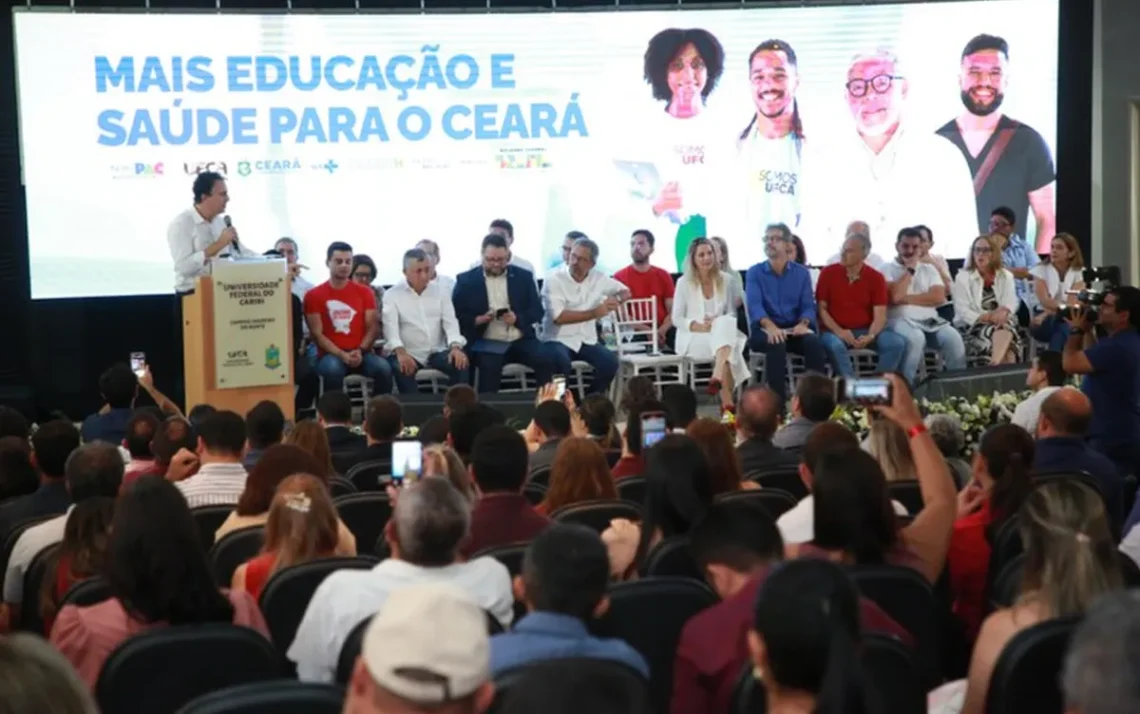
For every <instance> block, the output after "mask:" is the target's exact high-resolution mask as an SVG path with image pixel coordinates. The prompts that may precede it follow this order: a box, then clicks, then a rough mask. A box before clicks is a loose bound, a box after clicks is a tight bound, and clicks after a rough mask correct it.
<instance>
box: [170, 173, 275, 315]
mask: <svg viewBox="0 0 1140 714" xmlns="http://www.w3.org/2000/svg"><path fill="white" fill-rule="evenodd" d="M193 191H194V205H193V206H191V207H190V208H187V209H186V210H184V211H182V212H181V213H179V214H178V215H177V216H175V217H174V220H173V221H171V222H170V226H169V227H168V228H167V229H166V242H167V244H168V245H169V246H170V257H171V258H172V259H173V260H174V291H175V292H177V293H179V294H180V295H184V294H186V293H189V292H192V291H193V290H194V280H195V279H196V278H200V277H202V276H203V275H209V274H210V263H211V261H212V260H213V259H214V258H217V257H218V256H222V257H225V256H231V255H247V256H254V255H258V254H257V253H256V252H254V251H251V250H249V249H248V248H246V247H245V246H244V245H242V244H241V242H240V241H239V240H238V235H237V231H236V230H235V229H234V228H233V227H232V226H227V225H226V220H225V218H224V217H223V216H222V213H224V212H225V210H226V204H228V203H229V202H230V195H229V192H228V191H227V190H226V179H225V177H224V176H222V175H221V174H219V173H215V172H213V171H203V172H202V173H200V174H198V175H197V176H196V177H195V178H194V186H193Z"/></svg>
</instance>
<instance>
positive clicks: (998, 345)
mask: <svg viewBox="0 0 1140 714" xmlns="http://www.w3.org/2000/svg"><path fill="white" fill-rule="evenodd" d="M1002 240H1003V239H1002V238H1001V237H1000V236H998V235H996V234H990V235H984V236H978V237H977V238H975V239H974V242H973V244H972V245H971V247H970V255H969V256H967V258H966V265H965V266H963V268H962V270H959V271H958V276H957V277H956V278H955V279H954V290H953V296H954V324H955V325H958V326H961V327H965V328H967V331H966V352H967V354H969V355H971V356H974V357H978V356H988V357H989V359H990V364H991V365H995V364H1008V363H1012V362H1016V361H1017V359H1018V356H1019V355H1020V354H1021V340H1020V338H1019V337H1018V334H1017V304H1018V299H1017V289H1016V287H1015V285H1014V279H1013V273H1011V272H1010V271H1008V270H1006V269H1005V268H1003V267H1002V263H1001V242H1002Z"/></svg>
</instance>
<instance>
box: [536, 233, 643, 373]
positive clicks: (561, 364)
mask: <svg viewBox="0 0 1140 714" xmlns="http://www.w3.org/2000/svg"><path fill="white" fill-rule="evenodd" d="M597 262H598V244H597V243H595V242H594V241H592V240H590V239H589V238H580V239H578V240H577V241H575V242H574V247H573V248H572V249H571V250H570V262H569V263H568V264H567V266H566V268H565V269H560V270H555V271H552V272H551V273H550V274H549V275H548V276H547V278H546V282H545V283H544V284H543V286H542V293H543V301H544V302H545V308H546V314H545V325H544V329H543V337H544V338H545V339H546V340H547V341H549V342H550V343H552V344H553V346H554V355H555V373H557V374H570V372H571V370H572V367H571V366H570V362H571V360H581V361H583V362H586V363H588V364H589V365H590V366H591V367H593V368H594V379H593V381H592V382H591V383H590V388H589V390H588V391H589V392H590V393H591V394H605V393H606V390H607V389H609V387H610V382H612V381H613V379H614V376H615V375H617V371H618V358H617V355H615V354H614V353H613V352H611V351H610V350H609V349H608V348H606V346H605V345H599V344H598V319H599V318H602V317H604V316H605V315H607V314H609V313H611V312H613V311H614V310H617V308H618V304H619V300H624V299H626V298H628V297H629V288H627V287H626V286H625V284H624V283H621V282H619V281H617V280H614V279H613V278H611V277H609V276H607V275H605V274H604V273H601V272H599V271H597V270H594V266H595V265H596V264H597Z"/></svg>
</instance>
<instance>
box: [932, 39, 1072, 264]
mask: <svg viewBox="0 0 1140 714" xmlns="http://www.w3.org/2000/svg"><path fill="white" fill-rule="evenodd" d="M1008 65H1009V43H1007V42H1006V41H1005V40H1004V39H1002V38H1001V37H995V36H993V35H978V36H977V37H975V38H973V39H972V40H970V41H969V42H967V43H966V47H965V49H963V50H962V62H961V70H960V73H959V86H960V88H961V92H962V104H964V105H965V107H966V110H965V111H964V112H962V114H960V115H959V116H958V118H957V119H954V120H952V121H950V122H947V123H946V125H945V126H942V127H941V128H939V129H938V132H937V133H938V134H939V135H940V136H942V137H944V138H946V139H947V140H948V141H950V142H951V143H952V144H954V146H957V147H958V149H959V150H960V151H961V152H962V156H963V157H964V158H965V159H966V163H967V164H969V166H970V173H971V174H972V175H973V177H974V195H975V196H976V197H977V209H978V232H979V233H988V232H989V230H988V226H989V219H990V211H991V210H993V209H994V207H995V206H1009V207H1011V208H1012V209H1013V210H1014V212H1015V213H1016V214H1017V215H1019V216H1029V215H1030V213H1029V212H1030V210H1032V212H1033V216H1034V218H1035V219H1036V224H1035V225H1036V229H1037V231H1036V242H1035V245H1036V248H1037V252H1038V253H1048V252H1049V244H1050V242H1051V241H1052V240H1053V234H1054V233H1055V232H1056V215H1055V209H1054V206H1053V203H1054V196H1053V193H1054V184H1055V179H1056V173H1055V171H1054V170H1053V157H1052V156H1051V155H1050V153H1049V147H1048V145H1047V144H1046V143H1045V140H1044V139H1043V138H1041V135H1040V134H1038V133H1037V132H1036V131H1035V130H1034V129H1033V128H1032V127H1030V126H1028V125H1026V124H1023V123H1021V122H1019V121H1017V120H1015V119H1010V118H1009V117H1007V116H1005V115H1004V114H1003V113H1002V112H1001V111H1000V110H1001V105H1002V101H1003V100H1004V99H1005V91H1006V89H1007V88H1008V87H1009V72H1008V69H1009V67H1008ZM1028 222H1029V221H1028V220H1027V221H1026V223H1027V224H1028ZM951 257H953V256H951Z"/></svg>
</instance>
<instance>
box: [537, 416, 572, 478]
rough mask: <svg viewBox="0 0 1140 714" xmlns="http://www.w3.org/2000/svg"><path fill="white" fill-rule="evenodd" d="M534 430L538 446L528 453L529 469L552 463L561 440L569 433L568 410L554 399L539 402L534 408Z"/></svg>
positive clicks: (548, 465) (548, 466)
mask: <svg viewBox="0 0 1140 714" xmlns="http://www.w3.org/2000/svg"><path fill="white" fill-rule="evenodd" d="M534 432H535V434H534V435H535V436H536V437H537V438H538V442H539V446H538V449H537V450H535V452H534V453H533V454H531V455H530V471H531V473H534V472H535V471H537V470H539V469H549V468H550V467H551V465H553V464H554V455H555V454H556V453H557V452H558V447H559V446H560V445H561V444H562V440H563V439H565V438H566V437H567V436H569V435H570V410H569V409H567V408H566V405H565V404H563V403H562V402H560V401H557V400H554V399H548V400H547V401H545V402H543V403H542V404H539V405H538V406H537V407H535V409H534Z"/></svg>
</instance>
